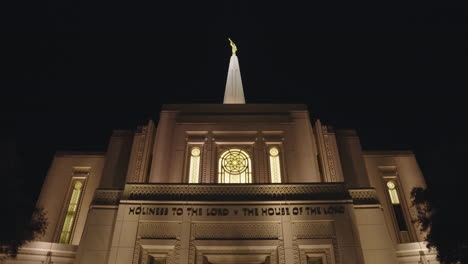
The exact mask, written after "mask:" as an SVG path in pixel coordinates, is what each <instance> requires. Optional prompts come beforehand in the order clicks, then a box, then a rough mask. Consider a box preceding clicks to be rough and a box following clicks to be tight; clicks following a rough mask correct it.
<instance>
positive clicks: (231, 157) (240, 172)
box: [218, 148, 252, 183]
mask: <svg viewBox="0 0 468 264" xmlns="http://www.w3.org/2000/svg"><path fill="white" fill-rule="evenodd" d="M218 183H252V161H251V160H250V156H249V154H247V152H245V151H243V150H241V149H236V148H233V149H229V150H226V151H225V152H223V153H222V154H221V156H220V157H219V160H218Z"/></svg>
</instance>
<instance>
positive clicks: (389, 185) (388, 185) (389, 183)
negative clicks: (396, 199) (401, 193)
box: [387, 181, 395, 190]
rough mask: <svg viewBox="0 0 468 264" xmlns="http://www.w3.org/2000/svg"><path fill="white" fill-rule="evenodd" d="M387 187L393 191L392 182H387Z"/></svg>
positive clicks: (393, 184) (393, 185)
mask: <svg viewBox="0 0 468 264" xmlns="http://www.w3.org/2000/svg"><path fill="white" fill-rule="evenodd" d="M387 187H388V188H389V189H390V190H393V189H395V183H394V182H392V181H388V182H387Z"/></svg>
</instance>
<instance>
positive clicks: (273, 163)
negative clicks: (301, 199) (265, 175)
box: [269, 147, 281, 183]
mask: <svg viewBox="0 0 468 264" xmlns="http://www.w3.org/2000/svg"><path fill="white" fill-rule="evenodd" d="M269 153H270V174H271V183H281V165H280V159H279V149H278V148H277V147H271V148H270V151H269Z"/></svg>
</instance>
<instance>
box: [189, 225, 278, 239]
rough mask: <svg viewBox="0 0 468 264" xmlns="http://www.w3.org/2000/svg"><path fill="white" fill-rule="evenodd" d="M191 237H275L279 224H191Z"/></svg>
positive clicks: (276, 236)
mask: <svg viewBox="0 0 468 264" xmlns="http://www.w3.org/2000/svg"><path fill="white" fill-rule="evenodd" d="M192 237H194V238H195V239H277V238H278V237H279V224H276V223H262V224H254V223H246V224H237V223H225V224H217V223H207V224H205V223H203V224H193V226H192Z"/></svg>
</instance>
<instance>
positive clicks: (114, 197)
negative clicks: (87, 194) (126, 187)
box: [92, 189, 122, 205]
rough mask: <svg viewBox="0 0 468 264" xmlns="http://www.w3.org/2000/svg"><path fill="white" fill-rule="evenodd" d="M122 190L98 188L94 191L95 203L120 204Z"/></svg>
mask: <svg viewBox="0 0 468 264" xmlns="http://www.w3.org/2000/svg"><path fill="white" fill-rule="evenodd" d="M121 195H122V190H104V189H98V190H96V192H95V193H94V198H93V203H92V204H93V205H118V204H119V202H120V197H121Z"/></svg>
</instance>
